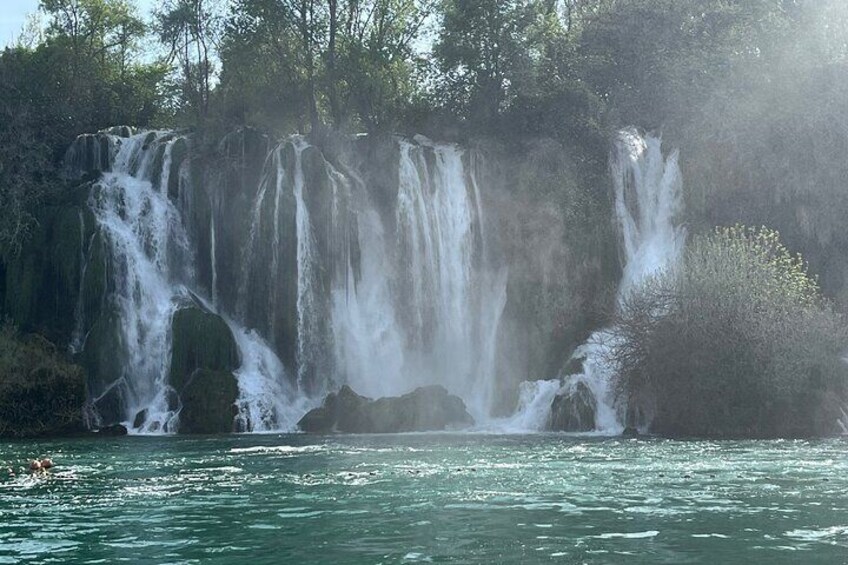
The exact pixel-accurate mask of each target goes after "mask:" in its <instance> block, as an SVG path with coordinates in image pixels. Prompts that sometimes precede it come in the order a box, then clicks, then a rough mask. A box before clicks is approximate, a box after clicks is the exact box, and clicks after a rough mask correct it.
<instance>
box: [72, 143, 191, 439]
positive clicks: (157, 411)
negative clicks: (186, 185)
mask: <svg viewBox="0 0 848 565" xmlns="http://www.w3.org/2000/svg"><path fill="white" fill-rule="evenodd" d="M156 135H157V137H161V136H162V135H163V134H156ZM146 142H150V140H149V139H148V137H147V136H146V135H138V136H135V137H132V138H130V139H128V140H126V141H125V142H123V144H122V146H121V149H120V151H119V152H118V154H117V156H116V158H115V163H114V164H113V166H112V169H113V172H110V173H105V174H104V176H103V178H102V180H101V181H100V182H99V183H98V185H97V186H96V187H95V188H94V190H93V192H92V198H91V201H90V203H89V205H90V207H91V209H92V211H93V212H94V215H95V217H96V219H97V222H98V224H99V226H100V229H101V230H102V233H103V234H104V236H105V238H106V240H107V241H108V244H109V247H110V249H111V252H112V274H113V277H112V279H113V280H112V284H113V287H114V292H113V293H112V294H111V300H112V302H113V303H114V307H115V310H116V311H117V313H118V316H119V317H120V320H121V323H120V324H119V328H120V332H121V335H120V336H119V343H120V344H121V345H122V347H123V349H124V351H123V353H124V354H125V356H126V358H125V360H124V361H125V363H124V373H123V375H121V376H120V377H119V378H118V379H117V380H116V381H115V382H114V383H112V385H111V386H110V387H109V388H108V389H107V392H114V391H113V390H112V389H114V388H116V387H117V390H118V394H119V396H120V397H121V400H122V401H123V405H124V406H125V407H126V410H127V411H126V413H125V416H126V420H127V421H129V420H130V419H131V418H132V415H133V414H135V413H137V412H139V411H141V410H147V413H148V417H147V419H146V421H145V422H144V423H143V424H142V426H143V429H142V430H140V431H151V432H155V431H158V430H164V431H167V430H168V429H172V428H173V426H174V424H175V417H176V412H175V410H174V408H173V407H172V406H171V405H170V404H169V401H168V395H169V388H168V384H167V374H168V368H169V352H170V343H169V333H170V325H171V317H172V315H173V313H174V310H175V308H176V299H177V298H178V295H179V294H180V293H181V292H180V289H179V288H178V287H176V286H175V284H174V282H175V280H176V279H177V278H178V272H179V270H180V269H181V267H182V266H185V265H190V264H191V261H190V259H189V256H190V248H189V242H188V236H187V234H186V232H185V229H184V227H183V225H182V222H181V220H180V214H179V212H178V211H177V209H176V208H175V207H174V206H173V204H172V203H171V202H170V201H169V200H168V197H167V185H165V186H166V188H165V192H166V193H165V194H163V193H162V192H161V191H157V190H156V189H155V188H154V185H153V182H152V178H153V170H152V168H151V166H150V165H151V163H152V157H151V156H150V154H151V153H153V152H152V151H144V145H145V143H146ZM145 153H146V154H145ZM130 171H132V174H130ZM156 172H158V171H156Z"/></svg>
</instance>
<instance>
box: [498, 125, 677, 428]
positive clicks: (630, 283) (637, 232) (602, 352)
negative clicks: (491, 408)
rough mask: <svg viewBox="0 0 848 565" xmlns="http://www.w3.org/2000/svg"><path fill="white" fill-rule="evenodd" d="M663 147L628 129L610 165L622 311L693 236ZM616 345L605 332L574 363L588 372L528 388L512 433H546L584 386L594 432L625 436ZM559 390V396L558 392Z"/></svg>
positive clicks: (612, 333) (673, 159) (673, 158)
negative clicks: (553, 414) (557, 411)
mask: <svg viewBox="0 0 848 565" xmlns="http://www.w3.org/2000/svg"><path fill="white" fill-rule="evenodd" d="M661 145H662V142H661V139H660V138H659V137H655V136H651V135H649V136H642V135H640V134H639V132H638V131H637V130H635V129H632V128H631V129H626V130H622V131H621V132H619V134H618V138H617V139H616V142H615V148H614V151H613V153H612V156H611V159H610V171H611V174H612V180H613V189H614V198H615V220H616V224H617V226H618V229H619V234H620V237H621V251H622V255H623V262H624V270H623V275H622V279H621V282H620V283H619V286H618V292H617V296H618V300H619V307H622V306H621V300H622V298H624V297H626V296H627V294H628V293H630V292H632V291H633V290H634V289H636V288H638V287H639V285H640V284H642V283H643V282H645V280H647V279H648V278H649V277H650V276H651V275H654V274H656V273H658V272H661V271H662V270H664V269H667V268H669V267H670V266H672V265H674V264H675V263H676V262H677V261H678V258H679V257H680V254H681V252H682V250H683V246H684V244H685V239H686V230H685V228H684V227H683V226H681V225H680V224H679V223H677V218H678V217H679V215H680V212H681V211H682V205H683V201H682V192H681V191H682V178H681V174H680V168H679V166H678V164H677V159H678V153H677V151H674V152H672V153H671V154H670V155H669V156H668V157H667V158H666V157H664V156H663V153H662V147H661ZM616 339H619V337H618V335H617V332H616V329H615V327H611V328H606V329H602V330H599V331H597V332H595V333H594V334H592V336H591V337H590V338H589V339H588V341H587V342H586V343H585V344H583V345H582V346H580V347H578V348H577V350H576V351H575V352H574V354H573V356H572V359H577V360H582V364H583V369H582V372H581V373H578V374H572V375H566V376H565V377H564V379H555V380H552V381H540V382H538V383H525V384H524V387H525V388H524V389H523V390H522V398H521V401H520V406H519V410H518V411H517V413H516V415H515V416H514V417H513V418H512V419H511V420H510V422H509V427H511V428H515V429H541V427H542V426H544V425H545V424H546V423H547V421H548V419H549V417H550V410H551V402H552V400H553V397H554V396H555V395H556V394H568V393H570V392H572V391H574V389H575V386H576V385H577V384H578V383H582V384H583V385H585V386H586V387H587V388H588V389H589V390H590V391H591V393H592V396H593V397H594V399H595V404H596V407H595V429H596V430H597V431H598V432H601V433H607V434H617V433H620V432H621V431H622V429H623V427H624V426H623V424H622V419H621V417H620V415H621V412H622V409H623V408H624V407H620V406H616V403H615V398H614V394H613V391H612V380H613V377H614V369H613V367H611V366H610V364H609V360H608V358H609V350H610V347H611V346H612V344H614V342H615V340H616ZM554 389H556V392H555V393H552V390H554ZM539 411H541V413H539Z"/></svg>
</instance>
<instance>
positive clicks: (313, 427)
mask: <svg viewBox="0 0 848 565" xmlns="http://www.w3.org/2000/svg"><path fill="white" fill-rule="evenodd" d="M472 425H474V419H473V418H472V417H471V415H470V414H468V412H467V411H466V409H465V403H464V402H463V401H462V399H461V398H459V397H457V396H453V395H452V394H449V393H448V391H447V390H445V389H444V388H443V387H441V386H425V387H421V388H417V389H415V390H414V391H412V392H410V393H408V394H404V395H403V396H393V397H384V398H380V399H377V400H371V399H370V398H367V397H364V396H360V395H359V394H356V393H355V392H354V391H353V390H352V389H351V388H350V387H349V386H347V385H345V386H343V387H342V388H341V390H339V392H337V393H331V394H329V395H327V398H326V399H325V400H324V404H323V405H322V406H320V407H319V408H316V409H314V410H311V411H310V412H308V413H307V414H306V415H305V416H304V417H303V418H301V420H300V422H298V427H300V429H301V430H303V431H305V432H312V433H330V432H342V433H397V432H423V431H439V430H446V429H462V428H467V427H470V426H472Z"/></svg>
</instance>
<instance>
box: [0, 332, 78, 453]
mask: <svg viewBox="0 0 848 565" xmlns="http://www.w3.org/2000/svg"><path fill="white" fill-rule="evenodd" d="M85 399H86V395H85V376H84V374H83V370H82V369H81V368H80V367H78V366H76V365H72V364H70V363H68V362H67V361H65V360H64V359H63V358H62V356H61V355H59V354H58V353H57V351H56V348H55V347H54V346H53V345H52V344H51V343H50V342H48V341H47V340H45V339H44V338H41V337H39V336H21V335H19V334H18V333H17V331H16V330H15V328H14V327H13V326H11V325H10V324H8V323H4V324H3V326H2V327H0V437H35V436H42V435H57V434H68V433H77V432H80V431H82V430H83V429H84V428H83V416H82V408H83V404H84V403H85Z"/></svg>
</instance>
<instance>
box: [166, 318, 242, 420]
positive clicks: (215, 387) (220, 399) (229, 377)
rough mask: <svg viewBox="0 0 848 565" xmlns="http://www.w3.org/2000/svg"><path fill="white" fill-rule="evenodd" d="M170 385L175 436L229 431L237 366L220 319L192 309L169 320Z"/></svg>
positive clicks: (228, 334)
mask: <svg viewBox="0 0 848 565" xmlns="http://www.w3.org/2000/svg"><path fill="white" fill-rule="evenodd" d="M171 329H172V332H173V333H172V335H173V341H172V348H171V372H170V385H171V386H172V387H173V388H174V390H176V392H177V394H178V395H179V398H180V403H181V405H182V408H181V409H180V423H179V430H178V431H179V433H181V434H213V433H229V432H232V431H233V423H234V417H235V414H236V412H235V410H236V408H235V402H236V398H237V397H238V385H237V383H236V378H235V376H234V375H233V371H234V370H236V369H237V368H238V366H239V354H238V348H237V346H236V342H235V338H234V337H233V334H232V332H231V331H230V328H229V326H227V323H226V322H225V321H224V320H223V319H222V318H221V317H220V316H218V315H216V314H213V313H211V312H206V311H204V310H202V309H200V308H199V307H196V306H191V307H189V308H183V309H181V310H178V311H177V312H176V313H175V314H174V319H173V322H172V326H171Z"/></svg>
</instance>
